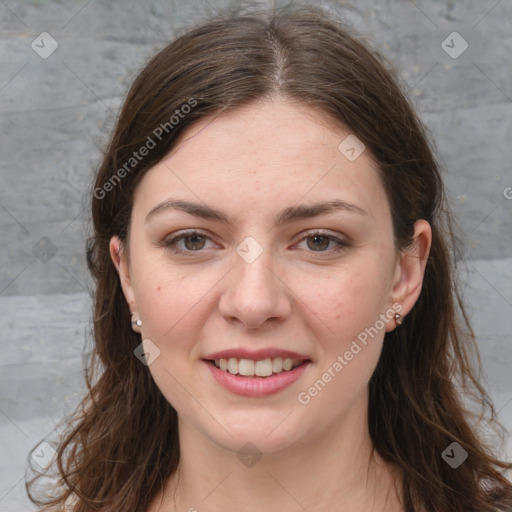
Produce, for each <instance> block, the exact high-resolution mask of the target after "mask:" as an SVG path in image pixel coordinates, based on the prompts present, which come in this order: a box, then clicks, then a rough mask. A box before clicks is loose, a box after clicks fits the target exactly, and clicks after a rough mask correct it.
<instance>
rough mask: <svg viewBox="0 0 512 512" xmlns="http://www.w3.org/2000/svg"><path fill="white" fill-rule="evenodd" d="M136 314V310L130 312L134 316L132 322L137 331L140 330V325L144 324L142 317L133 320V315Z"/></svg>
mask: <svg viewBox="0 0 512 512" xmlns="http://www.w3.org/2000/svg"><path fill="white" fill-rule="evenodd" d="M134 314H135V312H133V313H130V316H131V317H132V320H131V323H132V329H133V330H134V331H135V332H140V329H139V328H140V327H141V326H142V320H141V319H140V318H137V319H135V320H133V315H134Z"/></svg>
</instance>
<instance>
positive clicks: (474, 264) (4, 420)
mask: <svg viewBox="0 0 512 512" xmlns="http://www.w3.org/2000/svg"><path fill="white" fill-rule="evenodd" d="M256 3H257V2H252V4H256ZM237 4H239V2H235V1H227V0H222V1H221V0H219V1H214V0H208V2H207V1H206V0H191V1H185V0H181V1H180V0H145V1H135V0H130V1H125V2H123V1H120V0H113V1H108V0H68V1H66V2H64V1H49V0H48V1H46V0H26V1H20V0H5V1H1V2H0V61H1V63H2V65H1V67H0V112H1V114H0V133H1V136H0V154H1V160H0V169H1V171H0V246H1V250H0V311H1V314H0V336H1V350H0V354H1V356H0V368H1V373H0V389H1V392H0V510H1V511H5V512H7V511H14V510H16V511H18V512H20V511H24V510H34V509H35V508H34V507H33V506H32V505H31V504H30V503H29V502H28V500H27V498H26V496H25V493H24V486H23V479H24V472H25V463H26V458H27V454H28V451H29V450H30V449H31V448H32V447H33V446H35V445H36V444H37V443H38V442H40V441H41V440H42V439H43V438H45V437H46V436H47V434H48V433H49V432H50V431H51V430H52V429H53V427H54V425H55V424H56V423H57V422H58V421H59V420H60V419H61V418H62V417H63V416H64V415H65V414H66V413H67V412H70V411H71V410H72V409H73V407H74V406H75V405H76V403H77V401H78V399H79V397H80V396H81V394H82V392H83V375H82V368H83V367H82V351H83V348H84V342H85V338H86V333H87V332H88V330H89V328H90V298H89V295H88V289H89V288H90V284H91V283H90V280H89V276H88V274H87V270H86V265H85V258H84V245H85V244H84V240H85V237H86V224H85V221H86V219H87V209H86V206H85V202H84V201H85V199H84V198H85V194H86V192H87V191H88V190H89V187H90V185H91V178H92V170H93V169H94V168H95V166H96V165H97V164H98V162H99V157H100V151H101V148H102V147H103V145H104V144H105V143H106V140H107V137H108V133H109V130H110V129H111V127H112V123H113V120H114V118H115V115H116V111H117V109H118V107H119V106H120V104H121V101H122V99H123V97H124V94H125V93H126V90H127V87H128V86H129V84H130V83H131V81H132V80H133V78H134V76H135V74H136V72H137V70H138V69H140V67H141V66H142V64H143V63H144V62H145V60H146V59H147V58H148V57H149V56H150V55H151V54H153V53H154V52H155V50H157V49H158V48H160V47H161V46H163V45H164V44H165V43H166V42H167V41H168V40H170V39H171V38H172V37H173V36H175V35H176V34H177V33H179V32H180V31H181V30H183V29H184V28H186V27H187V26H188V25H190V24H191V23H193V22H195V21H197V20H199V19H201V18H203V17H205V16H207V15H208V13H209V12H215V11H216V10H218V9H220V8H225V7H229V6H234V5H237ZM275 4H276V6H277V7H279V6H281V5H283V3H282V2H279V1H278V2H275ZM316 4H320V5H323V6H325V7H327V8H328V9H332V10H336V11H337V12H339V13H340V14H341V16H342V17H343V18H344V19H345V21H346V22H347V23H348V24H349V25H351V26H353V27H354V28H355V29H357V30H358V31H359V32H360V33H361V34H362V35H365V36H367V37H368V38H369V40H370V41H371V42H372V43H373V44H374V46H375V47H377V48H378V49H380V51H381V52H383V53H384V54H385V55H386V56H387V57H388V58H389V59H390V60H391V61H392V62H394V64H395V65H396V67H397V68H398V69H399V71H400V72H401V74H402V76H403V78H404V81H405V83H406V84H407V89H408V94H409V96H410V98H411V99H412V100H413V102H414V104H415V105H416V106H417V109H418V110H419V112H420V114H421V116H422V118H423V119H424V121H425V122H426V124H427V126H428V127H429V128H430V130H431V132H432V135H433V137H434V138H435V141H436V144H437V150H438V155H439V159H440V161H441V163H442V166H443V173H444V178H445V180H446V184H447V187H448V192H449V199H450V201H451V205H452V207H453V210H454V212H455V214H456V217H457V220H458V223H459V231H458V238H459V246H460V248H461V250H462V252H463V254H464V257H465V260H466V265H467V273H466V274H462V280H463V283H464V294H465V297H466V299H467V301H468V303H469V307H470V313H471V317H472V320H473V322H474V327H475V330H476V333H477V335H478V339H479V345H480V350H481V354H482V358H483V365H484V376H483V378H484V379H485V382H486V385H487V386H488V389H489V390H490V392H491V395H492V397H493V399H494V401H495V405H496V410H497V411H499V418H500V419H501V421H502V422H503V423H504V424H505V426H506V427H507V428H508V429H509V430H511V429H512V386H511V383H512V379H511V377H510V374H511V370H512V345H511V334H512V325H511V321H510V318H511V316H512V315H511V314H512V265H511V263H512V254H511V253H512V251H511V249H512V243H511V237H510V220H511V213H512V188H511V187H512V171H511V165H510V163H511V162H512V144H511V141H512V126H511V119H512V103H511V102H512V80H511V78H512V75H511V59H510V55H512V24H511V20H512V1H511V0H479V1H477V0H424V1H419V0H418V1H406V0H382V1H380V2H375V1H370V0H361V1H357V2H343V1H339V2H316ZM259 5H260V6H262V7H264V6H270V3H267V4H265V2H259ZM508 443H509V444H508V449H509V454H510V453H512V451H511V450H510V447H511V445H510V435H509V437H508ZM509 457H510V455H509Z"/></svg>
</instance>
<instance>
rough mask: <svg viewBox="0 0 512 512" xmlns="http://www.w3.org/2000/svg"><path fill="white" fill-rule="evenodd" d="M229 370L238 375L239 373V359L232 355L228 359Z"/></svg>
mask: <svg viewBox="0 0 512 512" xmlns="http://www.w3.org/2000/svg"><path fill="white" fill-rule="evenodd" d="M228 372H229V373H232V374H233V375H236V374H237V373H238V359H235V358H234V357H230V358H229V359H228Z"/></svg>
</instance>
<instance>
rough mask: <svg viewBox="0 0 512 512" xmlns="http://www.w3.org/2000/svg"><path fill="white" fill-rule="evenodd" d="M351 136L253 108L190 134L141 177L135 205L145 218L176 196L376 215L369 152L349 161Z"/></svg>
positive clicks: (379, 199)
mask: <svg viewBox="0 0 512 512" xmlns="http://www.w3.org/2000/svg"><path fill="white" fill-rule="evenodd" d="M349 136H350V137H352V138H353V137H354V135H353V134H351V132H350V130H349V129H348V128H344V127H343V126H342V125H341V124H340V125H339V126H337V125H335V123H334V122H333V121H332V120H331V119H329V118H328V117H327V116H326V115H324V114H322V113H320V112H319V111H317V110H314V109H312V108H311V107H308V106H307V105H303V104H299V103H296V102H291V101H287V100H282V99H278V100H276V99H274V100H258V101H256V102H253V103H252V104H249V105H246V106H244V107H241V108H238V109H236V110H234V111H232V112H229V113H225V114H223V115H220V116H209V117H206V118H203V119H201V120H199V121H198V122H197V123H196V124H194V125H193V126H192V127H190V128H188V129H187V130H186V131H185V132H184V133H183V134H182V136H181V137H180V140H179V142H178V144H177V145H176V147H175V148H174V149H173V150H172V151H171V153H170V154H169V155H168V156H167V157H166V158H165V159H164V160H162V161H161V162H160V163H158V164H157V165H155V166H154V167H153V168H152V169H150V170H149V171H148V172H147V173H146V175H145V176H144V178H143V180H142V181H141V183H140V184H139V187H138V190H137V191H136V201H138V202H139V203H141V202H142V203H143V207H144V208H143V209H145V210H146V211H149V209H151V207H152V206H154V205H155V204H157V203H158V202H159V201H163V200H165V199H166V196H167V195H168V196H176V195H177V194H181V195H184V196H186V197H187V198H189V199H193V200H195V201H198V200H200V201H204V202H206V203H208V204H211V202H212V201H213V202H214V203H215V204H216V205H217V206H219V205H222V203H229V204H231V205H232V206H233V207H235V208H236V207H238V208H239V209H241V210H244V209H245V210H247V208H249V207H251V208H253V209H256V210H258V209H260V210H261V209H262V208H265V209H268V207H269V205H270V204H275V205H276V209H277V208H278V207H279V209H280V207H282V206H283V204H284V203H286V204H288V203H291V204H296V203H297V202H299V201H301V199H302V198H303V199H304V200H306V201H320V200H325V198H326V196H330V197H331V196H340V197H339V198H340V199H343V200H346V201H350V202H353V203H357V204H358V205H359V206H361V207H362V208H364V209H366V208H368V209H369V210H376V212H375V213H376V214H378V210H379V208H386V206H387V201H386V198H385V193H384V189H383V187H382V184H381V181H380V178H379V170H378V167H377V165H376V164H375V163H374V161H373V160H372V158H371V156H370V155H369V153H368V152H367V151H363V152H362V153H361V154H360V155H359V156H358V157H357V158H355V159H352V158H347V153H346V149H347V148H346V147H345V146H346V144H345V143H344V141H346V140H347V137H349ZM348 140H349V141H352V142H351V145H352V146H353V145H354V144H353V142H354V140H355V141H356V144H357V139H351V138H349V139H348ZM340 145H341V146H340ZM349 145H350V144H349ZM355 149H356V150H357V151H359V150H360V149H361V148H360V147H356V148H355ZM348 155H349V156H352V154H350V153H349V154H348ZM237 198H238V199H237ZM249 200H250V201H249ZM237 203H238V204H237ZM258 205H260V206H258Z"/></svg>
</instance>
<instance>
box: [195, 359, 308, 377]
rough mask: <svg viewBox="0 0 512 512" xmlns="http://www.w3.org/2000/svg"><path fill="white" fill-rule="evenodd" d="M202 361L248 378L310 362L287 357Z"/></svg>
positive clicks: (284, 370)
mask: <svg viewBox="0 0 512 512" xmlns="http://www.w3.org/2000/svg"><path fill="white" fill-rule="evenodd" d="M204 361H206V362H207V363H209V364H211V365H213V366H215V367H216V368H218V369H219V370H221V371H223V372H225V373H229V374H231V375H238V376H240V377H246V378H248V379H250V378H262V377H263V378H265V377H272V376H274V375H280V374H283V373H286V372H289V371H291V370H295V368H298V367H299V366H303V365H306V364H308V363H310V362H311V360H310V359H292V358H289V357H285V358H283V357H267V358H265V359H258V360H254V359H245V358H236V357H229V358H219V359H205V360H204Z"/></svg>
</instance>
